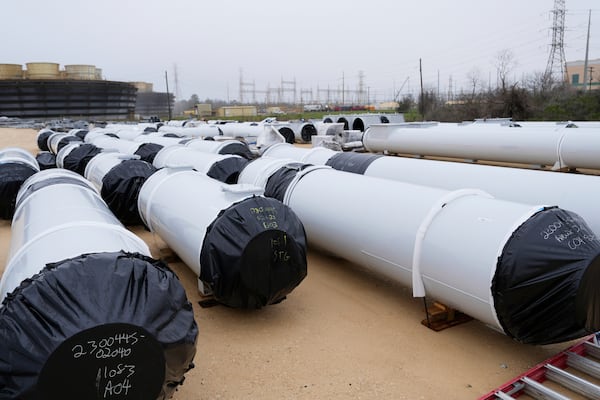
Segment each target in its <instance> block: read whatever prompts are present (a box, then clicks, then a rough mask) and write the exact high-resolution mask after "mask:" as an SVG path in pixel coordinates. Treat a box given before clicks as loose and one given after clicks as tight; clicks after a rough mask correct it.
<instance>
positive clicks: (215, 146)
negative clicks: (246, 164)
mask: <svg viewBox="0 0 600 400" xmlns="http://www.w3.org/2000/svg"><path fill="white" fill-rule="evenodd" d="M231 144H241V145H244V146H245V143H242V142H240V141H239V140H223V141H215V140H203V139H193V140H190V141H189V142H186V143H185V145H186V146H187V147H191V148H192V149H196V150H200V151H204V152H207V153H215V154H220V153H221V151H223V149H225V148H226V147H227V146H229V145H231Z"/></svg>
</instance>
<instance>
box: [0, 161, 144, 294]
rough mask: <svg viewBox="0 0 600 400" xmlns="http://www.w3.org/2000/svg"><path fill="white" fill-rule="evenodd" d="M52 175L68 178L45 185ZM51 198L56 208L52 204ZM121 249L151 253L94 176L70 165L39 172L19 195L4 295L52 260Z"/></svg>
mask: <svg viewBox="0 0 600 400" xmlns="http://www.w3.org/2000/svg"><path fill="white" fill-rule="evenodd" d="M52 180H55V181H56V182H67V183H58V184H54V185H49V186H47V187H42V185H43V184H44V182H46V181H50V182H51V181H52ZM37 187H41V189H39V190H36V188H37ZM49 204H51V205H52V211H51V212H48V209H47V208H46V206H47V205H49ZM81 204H85V206H81ZM74 205H79V206H74ZM74 232H79V233H78V234H74ZM59 243H63V244H67V245H62V246H57V244H59ZM119 250H125V251H129V252H137V253H141V254H144V255H146V256H150V250H149V249H148V246H147V245H146V244H145V243H144V241H143V240H141V239H140V238H138V237H137V236H135V235H134V234H133V233H131V232H130V231H128V230H126V229H124V228H123V226H122V225H121V224H120V223H119V221H118V220H117V219H116V218H115V217H114V215H112V213H110V211H108V209H107V208H106V205H105V204H104V202H103V201H102V199H101V198H100V196H99V195H98V193H97V192H96V191H95V189H94V188H93V186H92V185H91V184H90V182H88V181H87V180H85V179H84V178H83V177H81V176H80V175H77V174H75V173H74V172H72V171H68V170H64V169H50V170H46V171H42V172H39V173H37V174H35V175H34V176H32V177H31V178H29V179H28V180H27V181H26V182H25V183H24V184H23V186H22V188H21V190H20V191H19V194H18V197H17V209H16V211H15V216H14V218H13V224H12V232H11V243H10V251H9V255H8V259H9V260H10V261H9V263H8V265H7V267H6V269H5V271H4V274H3V275H2V281H1V284H0V298H2V299H3V298H4V297H5V296H6V294H7V293H9V292H11V291H13V290H14V289H15V288H16V287H17V286H19V284H20V283H21V282H22V281H23V280H24V279H26V278H28V277H31V276H33V275H34V274H36V273H37V272H39V271H40V269H41V267H42V266H44V265H45V264H46V262H47V261H48V260H54V261H59V260H64V259H67V258H71V257H75V256H78V255H80V254H85V253H94V252H108V251H119Z"/></svg>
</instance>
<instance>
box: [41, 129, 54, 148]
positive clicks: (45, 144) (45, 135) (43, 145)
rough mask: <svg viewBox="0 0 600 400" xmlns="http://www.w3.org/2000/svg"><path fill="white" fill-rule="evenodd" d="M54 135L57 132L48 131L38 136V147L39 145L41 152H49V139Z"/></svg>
mask: <svg viewBox="0 0 600 400" xmlns="http://www.w3.org/2000/svg"><path fill="white" fill-rule="evenodd" d="M54 133H56V132H54V131H51V130H46V131H43V132H41V133H39V134H38V137H37V145H38V148H39V149H40V150H42V151H49V150H50V149H49V148H48V138H49V137H50V136H51V135H53V134H54Z"/></svg>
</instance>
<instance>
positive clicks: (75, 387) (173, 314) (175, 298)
mask: <svg viewBox="0 0 600 400" xmlns="http://www.w3.org/2000/svg"><path fill="white" fill-rule="evenodd" d="M197 335H198V327H197V325H196V322H195V321H194V313H193V309H192V305H191V304H190V302H189V301H188V299H187V297H186V294H185V291H184V289H183V286H182V285H181V283H180V282H179V280H178V279H177V276H176V275H175V274H174V273H173V272H172V271H171V270H170V269H169V268H168V267H167V265H166V264H164V263H163V262H161V261H156V260H154V259H152V258H149V257H146V256H143V255H141V254H131V253H124V252H116V253H95V254H87V255H81V256H78V257H75V258H72V259H68V260H64V261H60V262H57V263H53V264H48V265H47V266H46V268H44V269H43V270H42V271H41V272H40V273H39V274H37V275H35V276H33V277H32V278H30V279H26V280H25V281H23V282H22V283H21V285H20V286H19V287H18V288H17V289H15V290H14V291H13V292H12V293H11V294H9V295H8V296H7V297H6V298H5V299H4V301H3V303H2V307H1V308H0V340H1V341H2V346H0V398H2V399H24V400H34V399H35V400H53V399H65V400H81V399H105V398H106V399H109V398H111V399H130V398H131V399H134V398H135V399H167V398H169V397H171V396H172V394H173V392H174V391H175V389H176V387H177V386H178V385H179V384H181V383H182V382H183V379H184V374H185V373H186V372H187V371H188V370H189V369H190V368H192V367H193V364H192V360H193V358H194V355H195V353H196V338H197Z"/></svg>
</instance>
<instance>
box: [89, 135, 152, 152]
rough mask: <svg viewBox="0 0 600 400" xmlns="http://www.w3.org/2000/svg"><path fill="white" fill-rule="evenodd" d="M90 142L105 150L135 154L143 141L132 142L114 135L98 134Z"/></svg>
mask: <svg viewBox="0 0 600 400" xmlns="http://www.w3.org/2000/svg"><path fill="white" fill-rule="evenodd" d="M86 139H87V137H86ZM90 143H92V144H93V145H94V146H96V147H100V148H101V149H104V150H114V151H117V152H119V153H123V154H135V152H136V151H137V150H138V149H139V148H140V146H141V145H142V144H143V143H136V142H131V141H129V140H123V139H118V138H115V137H112V136H106V135H102V136H97V137H95V138H93V139H92V140H91V141H90Z"/></svg>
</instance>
